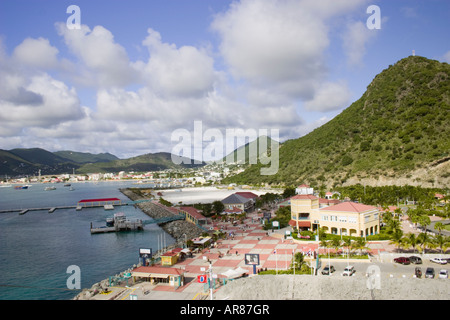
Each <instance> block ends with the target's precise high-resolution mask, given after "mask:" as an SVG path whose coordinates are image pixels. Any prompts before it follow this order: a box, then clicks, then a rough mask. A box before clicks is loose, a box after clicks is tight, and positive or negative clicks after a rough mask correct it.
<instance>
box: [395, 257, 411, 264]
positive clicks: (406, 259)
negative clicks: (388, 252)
mask: <svg viewBox="0 0 450 320" xmlns="http://www.w3.org/2000/svg"><path fill="white" fill-rule="evenodd" d="M394 262H397V263H400V264H409V263H410V261H409V258H406V257H400V258H395V259H394Z"/></svg>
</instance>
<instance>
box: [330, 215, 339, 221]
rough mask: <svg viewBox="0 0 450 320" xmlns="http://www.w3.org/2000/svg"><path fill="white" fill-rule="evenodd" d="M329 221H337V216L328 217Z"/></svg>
mask: <svg viewBox="0 0 450 320" xmlns="http://www.w3.org/2000/svg"><path fill="white" fill-rule="evenodd" d="M330 221H338V220H337V216H330Z"/></svg>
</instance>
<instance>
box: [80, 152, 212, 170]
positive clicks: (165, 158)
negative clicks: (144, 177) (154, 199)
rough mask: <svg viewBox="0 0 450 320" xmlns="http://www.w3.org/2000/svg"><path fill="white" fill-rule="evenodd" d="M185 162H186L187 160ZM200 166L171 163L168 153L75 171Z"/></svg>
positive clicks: (86, 165)
mask: <svg viewBox="0 0 450 320" xmlns="http://www.w3.org/2000/svg"><path fill="white" fill-rule="evenodd" d="M183 159H185V162H188V161H187V160H188V159H187V158H183ZM205 164H206V163H202V164H183V163H182V164H180V165H178V164H175V163H174V162H173V161H172V156H171V154H170V153H168V152H159V153H149V154H144V155H141V156H137V157H132V158H129V159H119V160H114V161H109V162H98V163H89V164H85V165H83V166H82V167H81V168H79V169H78V170H77V172H80V173H92V172H103V173H105V172H119V171H128V172H129V171H135V172H136V171H137V172H139V171H159V170H165V169H179V168H195V167H199V166H204V165H205Z"/></svg>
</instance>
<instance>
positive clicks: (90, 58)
mask: <svg viewBox="0 0 450 320" xmlns="http://www.w3.org/2000/svg"><path fill="white" fill-rule="evenodd" d="M56 29H57V31H58V34H59V35H61V36H63V37H64V41H65V44H66V45H67V47H68V48H69V49H70V50H71V52H72V53H73V54H74V55H75V56H76V57H77V58H78V59H79V65H78V67H79V70H78V75H77V76H76V77H74V79H77V80H78V81H80V82H81V83H83V84H84V85H90V86H98V87H114V86H119V87H121V86H126V85H129V84H131V83H133V82H135V81H136V78H137V74H136V71H135V70H134V69H133V68H132V66H131V64H130V61H129V58H128V54H127V52H126V50H125V48H124V47H122V46H121V45H120V44H118V43H116V42H115V41H114V36H113V34H112V33H111V32H110V31H109V30H107V29H105V28H104V27H102V26H96V27H94V29H93V30H91V29H90V28H89V27H88V26H86V25H81V28H80V29H73V30H70V29H68V28H67V27H66V25H65V24H64V23H57V24H56Z"/></svg>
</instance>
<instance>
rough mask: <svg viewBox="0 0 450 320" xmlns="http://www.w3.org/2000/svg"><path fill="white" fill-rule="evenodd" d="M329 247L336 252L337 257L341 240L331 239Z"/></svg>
mask: <svg viewBox="0 0 450 320" xmlns="http://www.w3.org/2000/svg"><path fill="white" fill-rule="evenodd" d="M330 246H331V247H332V248H334V249H335V250H336V255H337V253H338V251H339V248H340V247H341V240H339V239H338V238H333V239H332V240H331V243H330Z"/></svg>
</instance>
